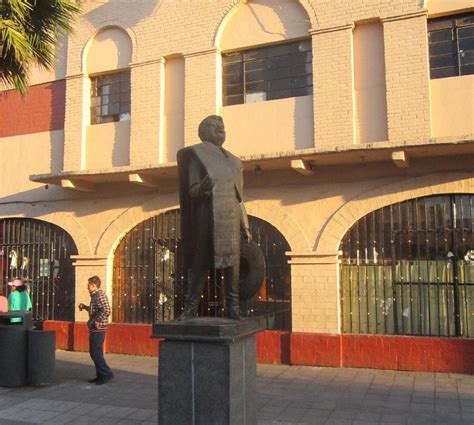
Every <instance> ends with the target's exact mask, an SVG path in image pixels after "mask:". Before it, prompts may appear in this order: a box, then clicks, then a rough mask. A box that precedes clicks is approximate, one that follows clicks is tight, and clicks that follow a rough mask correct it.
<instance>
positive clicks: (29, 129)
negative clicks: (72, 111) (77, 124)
mask: <svg viewBox="0 0 474 425" xmlns="http://www.w3.org/2000/svg"><path fill="white" fill-rule="evenodd" d="M65 102H66V81H65V80H58V81H53V82H51V83H45V84H38V85H36V86H31V87H30V89H29V91H28V94H27V95H26V96H25V97H22V96H21V95H20V94H19V93H18V92H17V91H16V90H9V91H5V92H1V93H0V137H10V136H18V135H21V134H30V133H40V132H42V131H53V130H61V129H63V128H64V112H65Z"/></svg>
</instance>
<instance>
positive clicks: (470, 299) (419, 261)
mask: <svg viewBox="0 0 474 425" xmlns="http://www.w3.org/2000/svg"><path fill="white" fill-rule="evenodd" d="M473 228H474V195H450V196H432V197H424V198H417V199H412V200H408V201H406V202H401V203H399V204H394V205H390V206H387V207H384V208H381V209H379V210H377V211H374V212H372V213H370V214H368V215H366V216H365V217H363V218H362V219H360V220H359V221H358V222H357V223H356V224H355V225H354V226H352V228H351V229H350V230H349V231H348V232H347V234H346V235H345V237H344V239H343V240H342V242H341V253H342V258H341V283H342V284H341V300H342V317H343V331H344V332H351V333H372V334H375V333H377V334H400V335H433V336H448V337H449V336H457V337H474V236H473Z"/></svg>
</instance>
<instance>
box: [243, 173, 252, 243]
mask: <svg viewBox="0 0 474 425" xmlns="http://www.w3.org/2000/svg"><path fill="white" fill-rule="evenodd" d="M243 189H244V167H243V166H241V175H240V193H242V194H243V193H244V190H243ZM240 227H241V228H242V230H243V232H244V234H245V237H246V238H247V241H249V242H250V241H251V240H252V234H251V233H250V226H249V217H248V215H247V210H246V209H245V204H244V200H243V199H242V201H240Z"/></svg>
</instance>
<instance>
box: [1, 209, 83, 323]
mask: <svg viewBox="0 0 474 425" xmlns="http://www.w3.org/2000/svg"><path fill="white" fill-rule="evenodd" d="M75 254H77V248H76V245H75V244H74V241H73V240H72V238H71V236H69V234H68V233H66V232H65V231H64V230H62V229H61V228H60V227H58V226H55V225H54V224H50V223H46V222H44V221H40V220H35V219H29V218H8V219H2V220H0V288H1V290H2V292H3V293H4V294H8V291H9V286H8V282H9V281H11V280H12V279H13V278H15V277H19V278H21V279H23V281H24V282H25V283H26V285H27V287H28V290H29V293H30V297H31V302H32V304H33V319H34V320H74V290H75V288H74V285H75V277H74V267H73V266H72V261H71V258H70V257H71V255H75Z"/></svg>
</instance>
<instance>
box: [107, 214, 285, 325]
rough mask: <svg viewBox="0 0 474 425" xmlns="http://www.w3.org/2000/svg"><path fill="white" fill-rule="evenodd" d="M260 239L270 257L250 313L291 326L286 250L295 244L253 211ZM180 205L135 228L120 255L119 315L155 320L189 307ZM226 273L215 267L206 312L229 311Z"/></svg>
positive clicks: (247, 307)
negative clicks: (224, 282)
mask: <svg viewBox="0 0 474 425" xmlns="http://www.w3.org/2000/svg"><path fill="white" fill-rule="evenodd" d="M249 221H250V228H251V232H252V235H253V238H254V240H255V241H256V242H257V243H258V244H259V245H260V247H261V248H262V251H263V253H264V256H265V260H266V270H267V273H266V277H265V281H264V283H263V285H262V288H261V291H260V293H258V294H257V295H256V296H255V297H254V298H253V299H252V300H250V301H247V302H243V303H242V305H241V311H242V313H243V314H244V315H246V316H258V317H260V318H261V320H262V324H263V325H264V326H265V327H266V328H268V329H281V330H290V329H291V273H290V266H289V264H288V262H287V258H286V256H285V252H286V251H289V250H290V247H289V245H288V243H287V241H286V240H285V238H284V237H283V236H282V235H281V233H280V232H279V231H278V230H277V229H276V228H274V227H273V226H272V225H270V224H269V223H267V222H265V221H263V220H260V219H258V218H256V217H249ZM180 241H181V231H180V216H179V210H172V211H168V212H166V213H163V214H160V215H159V216H156V217H152V218H150V219H148V220H146V221H144V222H143V223H140V224H139V225H138V226H136V227H135V228H133V229H132V230H131V231H130V232H129V233H127V235H125V237H124V238H123V239H122V241H121V242H120V244H119V246H118V247H117V249H116V251H115V256H114V279H113V280H114V284H113V321H114V322H125V323H154V322H161V321H167V320H173V319H175V318H176V317H177V316H178V315H179V314H180V313H181V311H182V309H183V302H184V285H185V276H184V272H183V270H182V264H183V261H182V257H181V255H182V252H181V249H180V247H181V243H180ZM220 277H221V276H220V274H219V273H216V272H214V271H210V273H209V278H208V282H207V284H206V286H205V288H204V291H203V297H202V302H201V305H200V312H199V314H200V315H201V316H217V317H219V316H222V315H223V306H224V302H223V295H224V294H223V288H222V285H221V279H220Z"/></svg>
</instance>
